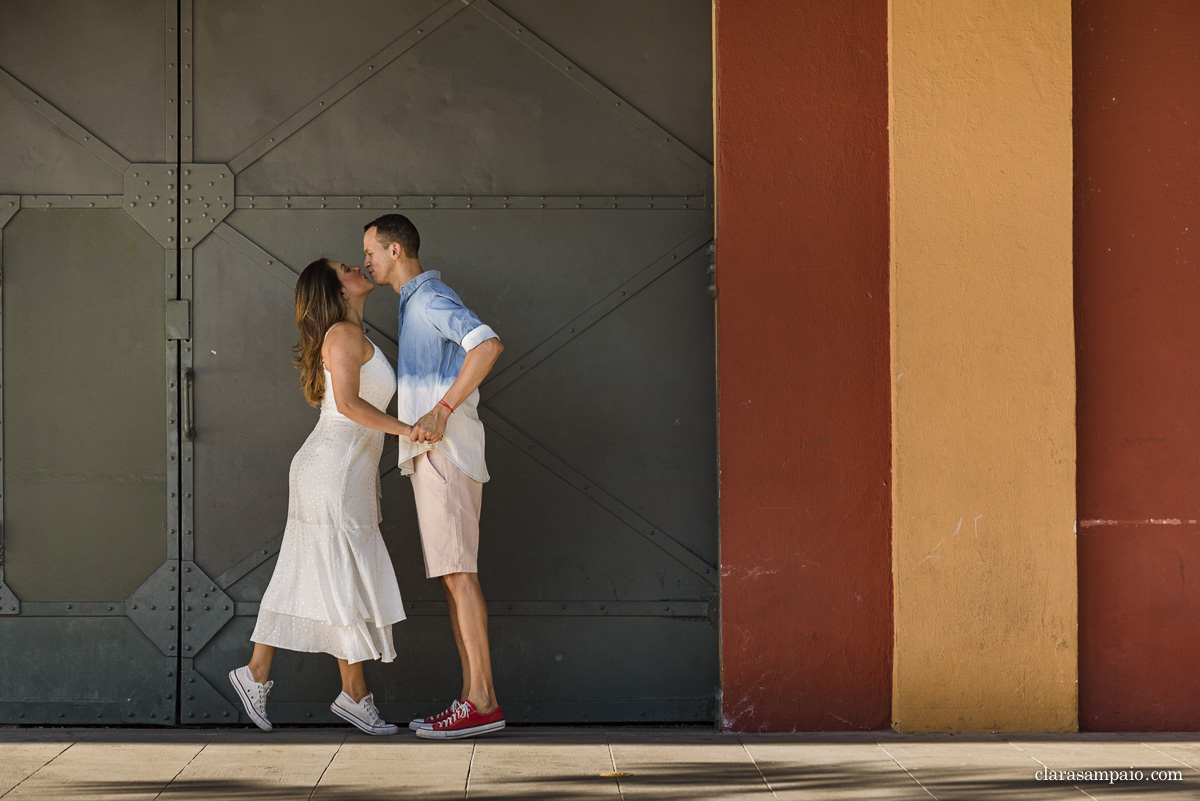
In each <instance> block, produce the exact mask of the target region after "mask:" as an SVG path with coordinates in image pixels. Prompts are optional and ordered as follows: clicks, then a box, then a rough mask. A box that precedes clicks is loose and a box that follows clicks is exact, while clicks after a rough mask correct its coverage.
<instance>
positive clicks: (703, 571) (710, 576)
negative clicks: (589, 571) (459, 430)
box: [479, 407, 717, 587]
mask: <svg viewBox="0 0 1200 801" xmlns="http://www.w3.org/2000/svg"><path fill="white" fill-rule="evenodd" d="M479 419H480V420H482V421H483V423H484V425H486V426H487V427H488V428H490V429H492V430H493V431H495V432H496V433H497V434H499V435H500V436H502V437H504V438H505V439H506V440H508V441H509V442H511V443H512V444H513V445H515V446H517V448H519V449H520V450H521V451H522V452H523V453H524V454H525V455H526V456H528V457H530V458H531V459H533V460H534V461H536V462H538V463H539V464H541V465H542V466H543V467H545V468H546V469H547V470H549V471H550V472H551V473H553V474H554V475H556V476H558V477H559V478H561V479H562V480H563V481H565V482H566V483H568V484H570V485H571V486H572V487H574V488H575V489H576V490H578V491H579V492H580V493H582V494H583V495H585V496H587V498H588V499H590V500H591V501H592V502H593V503H595V504H596V505H598V506H600V507H601V508H602V509H604V510H605V511H606V512H608V513H609V514H611V515H612V516H613V517H615V518H617V519H618V520H620V521H621V522H622V523H624V524H625V525H627V526H629V527H630V528H631V529H633V530H634V531H636V532H637V533H638V534H640V535H641V536H642V537H644V538H646V539H647V540H648V541H649V542H650V543H651V544H652V545H654V546H655V547H657V548H658V549H659V550H661V551H662V552H663V553H665V554H667V556H670V557H671V558H672V559H674V560H675V561H676V562H678V563H679V564H681V565H683V566H684V567H686V568H687V569H688V570H690V571H692V572H693V573H695V574H696V575H697V576H699V577H700V578H702V579H703V580H704V581H705V582H706V583H708V584H709V585H711V586H713V587H716V586H717V569H716V567H715V566H714V565H711V564H709V563H708V562H706V561H705V560H704V559H702V558H700V557H699V556H697V555H696V554H695V553H694V552H693V551H692V550H691V549H690V548H688V547H687V546H686V545H684V544H683V543H681V542H680V541H679V540H677V539H675V538H674V537H672V536H671V535H670V534H668V533H666V532H665V531H663V530H662V529H661V528H659V527H658V526H656V525H654V524H653V523H651V522H650V521H649V520H647V519H646V518H644V517H642V516H641V515H640V514H638V513H637V512H635V511H634V510H633V509H631V508H630V507H628V506H626V505H625V504H624V503H622V502H621V501H620V500H618V499H617V498H615V497H613V496H612V495H610V494H608V493H607V492H605V491H604V490H603V489H601V488H600V487H597V486H596V484H595V482H594V481H592V480H591V479H589V478H588V477H587V476H585V475H583V474H582V473H579V472H578V471H576V470H575V469H573V468H572V467H571V466H570V465H568V464H567V463H566V462H564V461H563V460H561V459H559V458H558V457H557V456H555V455H554V454H553V453H551V452H550V451H548V450H546V449H545V448H543V447H542V446H541V445H539V444H537V443H536V442H534V441H533V440H532V439H530V438H529V437H528V436H526V435H525V433H524V432H522V431H521V430H520V429H518V428H517V427H516V426H514V425H512V424H511V423H509V422H508V421H507V420H505V419H504V418H502V417H500V416H499V415H498V414H496V413H495V412H493V411H492V410H491V409H486V408H482V407H481V408H480V409H479Z"/></svg>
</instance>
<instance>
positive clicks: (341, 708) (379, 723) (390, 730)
mask: <svg viewBox="0 0 1200 801" xmlns="http://www.w3.org/2000/svg"><path fill="white" fill-rule="evenodd" d="M329 709H330V710H331V711H332V712H333V714H335V715H337V716H338V717H339V718H341V719H342V720H344V721H346V722H347V723H350V724H351V725H354V726H357V727H358V728H360V729H362V730H363V731H365V732H366V733H367V734H395V733H396V732H398V731H400V727H399V726H396V725H393V724H391V723H384V722H383V718H381V717H379V710H378V709H376V708H375V696H373V695H371V693H367V694H366V695H364V696H363V699H362V700H361V701H359V702H358V703H357V704H356V703H354V699H353V698H351V697H350V696H348V695H346V694H345V693H341V694H340V695H339V696H338V697H337V698H336V699H334V702H333V703H332V704H330V705H329Z"/></svg>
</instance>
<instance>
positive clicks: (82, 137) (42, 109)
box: [0, 68, 129, 175]
mask: <svg viewBox="0 0 1200 801" xmlns="http://www.w3.org/2000/svg"><path fill="white" fill-rule="evenodd" d="M0 86H3V87H4V88H5V89H7V90H8V91H10V92H12V93H13V94H14V95H16V96H17V98H18V99H19V100H20V101H21V102H23V103H24V104H25V105H27V106H29V107H30V108H31V109H33V110H34V111H36V112H37V113H38V114H41V115H42V116H43V117H44V118H46V120H48V121H49V122H50V123H51V124H53V125H54V126H55V127H56V128H58V129H59V130H60V131H62V132H63V133H65V134H66V135H67V136H69V137H71V138H72V139H74V140H75V141H76V142H78V143H79V144H81V145H83V146H84V147H86V148H87V149H88V150H90V151H91V152H92V154H93V155H95V156H97V157H99V158H100V160H101V161H103V162H104V163H105V164H107V165H108V166H110V167H112V168H113V169H114V170H116V171H117V172H119V173H121V174H122V175H124V174H125V170H127V169H129V161H128V160H127V159H126V158H125V157H124V156H122V155H121V154H120V153H118V152H117V151H115V150H113V149H112V148H111V147H109V146H108V145H106V144H104V142H101V141H100V139H99V138H98V137H97V136H96V135H95V134H94V133H92V132H91V131H89V130H87V129H86V128H84V127H83V126H82V125H80V124H79V123H77V122H75V121H74V120H73V119H71V118H70V117H68V116H67V115H66V114H64V113H62V112H61V111H59V110H58V109H57V108H56V107H55V106H54V104H52V103H51V102H50V101H48V100H46V98H44V97H42V96H41V95H39V94H38V93H37V92H35V91H33V90H32V89H30V88H29V87H28V86H26V85H25V84H23V83H21V82H20V81H18V80H17V79H16V76H14V75H13V74H12V73H11V72H9V71H8V70H5V69H3V68H0Z"/></svg>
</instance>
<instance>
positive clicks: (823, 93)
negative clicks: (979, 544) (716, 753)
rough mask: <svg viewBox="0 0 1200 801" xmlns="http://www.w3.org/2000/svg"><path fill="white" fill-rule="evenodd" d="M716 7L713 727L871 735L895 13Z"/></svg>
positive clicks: (879, 573) (880, 677)
mask: <svg viewBox="0 0 1200 801" xmlns="http://www.w3.org/2000/svg"><path fill="white" fill-rule="evenodd" d="M716 9H717V16H716V37H717V44H716V49H717V124H718V128H719V131H718V146H717V164H716V168H717V180H718V186H719V189H720V201H719V205H718V231H719V235H718V240H717V287H718V309H719V316H718V319H719V324H718V339H719V354H718V358H719V362H718V363H719V369H720V389H719V412H720V444H721V445H720V447H721V459H720V467H721V566H722V574H721V598H722V608H721V636H722V646H721V665H722V686H723V714H724V724H725V726H726V727H727V728H731V729H737V730H742V731H758V730H794V729H799V730H836V729H878V728H884V727H886V726H887V723H888V712H889V707H890V688H891V639H892V627H891V571H890V564H889V563H890V556H891V552H890V545H889V531H888V529H889V521H890V508H889V500H890V492H891V489H890V486H889V485H890V477H889V470H890V442H889V430H888V429H889V383H888V254H887V248H888V213H887V202H888V201H887V191H888V190H887V186H888V184H887V181H888V173H887V170H888V167H887V159H888V152H887V6H886V2H885V1H884V0H869V1H866V2H855V3H846V2H845V1H844V0H812V1H811V2H805V3H796V2H793V0H736V2H735V1H734V0H717V5H716Z"/></svg>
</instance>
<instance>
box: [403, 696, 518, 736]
mask: <svg viewBox="0 0 1200 801" xmlns="http://www.w3.org/2000/svg"><path fill="white" fill-rule="evenodd" d="M503 728H504V713H503V712H501V711H500V707H496V708H495V709H493V710H492V711H491V712H488V713H487V714H486V715H485V714H483V713H482V712H480V711H479V710H477V709H475V705H474V704H472V703H471V702H470V701H463V702H462V703H461V704H459V707H458V709H456V710H454V712H453V713H451V715H450V717H448V718H446V719H444V720H439V721H438V722H437V723H434V724H433V725H432V726H431V727H429V728H428V729H426V728H420V729H417V736H418V737H421V738H423V739H425V740H457V739H458V738H460V737H475V736H477V735H480V734H487V733H488V732H493V731H500V730H501V729H503Z"/></svg>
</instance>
